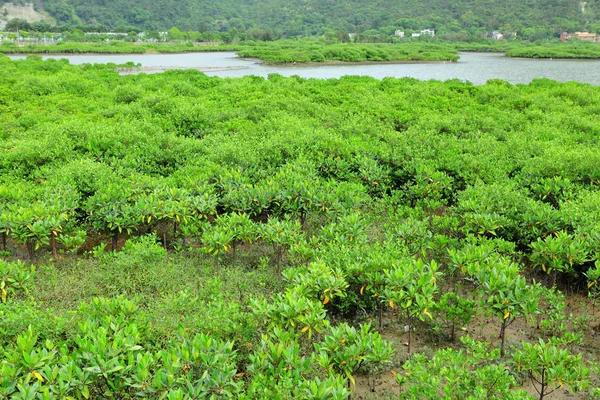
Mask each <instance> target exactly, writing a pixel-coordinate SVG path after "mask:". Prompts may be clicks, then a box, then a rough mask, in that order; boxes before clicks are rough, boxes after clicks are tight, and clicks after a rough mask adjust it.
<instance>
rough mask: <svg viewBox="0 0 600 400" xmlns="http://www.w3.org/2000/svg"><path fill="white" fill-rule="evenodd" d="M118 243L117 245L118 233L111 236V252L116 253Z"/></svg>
mask: <svg viewBox="0 0 600 400" xmlns="http://www.w3.org/2000/svg"><path fill="white" fill-rule="evenodd" d="M118 243H119V233H118V232H115V233H114V234H113V236H112V251H117V245H118Z"/></svg>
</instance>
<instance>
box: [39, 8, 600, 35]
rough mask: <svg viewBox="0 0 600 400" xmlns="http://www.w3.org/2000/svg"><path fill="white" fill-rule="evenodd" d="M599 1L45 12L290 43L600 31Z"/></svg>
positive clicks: (82, 20) (67, 20)
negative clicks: (336, 34)
mask: <svg viewBox="0 0 600 400" xmlns="http://www.w3.org/2000/svg"><path fill="white" fill-rule="evenodd" d="M599 7H600V5H599V4H598V3H597V1H596V0H590V1H587V2H586V6H585V8H584V10H583V12H582V7H581V4H580V2H579V1H578V0H553V1H541V0H534V1H528V2H517V1H486V0H478V1H467V0H452V1H442V0H436V1H430V2H423V1H418V2H415V1H409V0H385V1H378V2H376V1H364V0H362V1H358V0H346V1H315V0H306V1H300V2H292V3H290V2H285V1H278V0H270V1H266V2H265V1H263V2H256V1H243V0H228V1H219V2H215V1H208V0H194V1H175V0H162V1H160V2H156V1H148V0H144V1H135V2H133V1H100V0H98V1H89V0H86V1H84V0H48V1H46V2H44V9H45V10H46V11H48V12H49V13H50V14H51V15H52V16H53V17H54V18H55V19H56V21H57V22H58V23H59V24H61V25H63V24H71V25H77V24H98V25H100V26H108V27H116V26H125V27H131V28H138V29H146V30H147V29H157V30H163V31H165V30H167V29H169V28H171V27H172V26H177V27H178V28H180V29H182V30H200V31H203V30H216V31H223V30H225V31H227V30H236V31H247V30H251V29H263V30H264V29H266V30H272V31H276V32H280V33H282V34H283V35H285V36H296V35H315V34H322V33H324V31H325V30H326V29H332V30H339V31H345V32H365V31H369V30H373V31H375V32H373V33H376V32H377V31H380V30H382V31H384V32H386V34H387V35H390V34H392V33H393V30H394V29H405V30H413V29H414V30H421V29H425V28H434V29H436V30H437V31H438V32H439V33H440V34H446V33H456V32H466V33H470V34H475V33H477V32H491V31H493V30H502V31H504V32H512V31H518V32H519V33H521V34H523V35H524V36H532V37H535V36H538V37H537V38H541V37H548V36H551V35H553V34H554V35H556V34H558V33H560V32H561V31H562V30H570V31H575V30H583V29H592V28H594V29H598V19H597V13H598V12H599Z"/></svg>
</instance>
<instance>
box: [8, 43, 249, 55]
mask: <svg viewBox="0 0 600 400" xmlns="http://www.w3.org/2000/svg"><path fill="white" fill-rule="evenodd" d="M239 48H241V46H226V45H221V46H194V45H193V44H192V43H189V44H187V45H185V44H184V45H176V44H131V43H126V42H110V43H99V44H84V43H57V44H53V45H46V46H44V45H35V44H30V45H27V46H23V47H19V46H16V45H15V44H13V43H11V42H5V43H3V44H2V45H1V46H0V53H4V54H85V53H98V54H144V53H188V52H194V51H195V52H199V51H235V50H237V49H239Z"/></svg>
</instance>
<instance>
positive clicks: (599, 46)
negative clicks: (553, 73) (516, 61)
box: [506, 41, 600, 59]
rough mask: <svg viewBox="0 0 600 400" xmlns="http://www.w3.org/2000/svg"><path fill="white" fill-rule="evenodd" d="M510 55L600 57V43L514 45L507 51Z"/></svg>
mask: <svg viewBox="0 0 600 400" xmlns="http://www.w3.org/2000/svg"><path fill="white" fill-rule="evenodd" d="M506 55H507V56H509V57H526V58H560V59H568V58H579V59H600V43H589V42H579V41H569V42H568V43H544V44H542V45H539V46H534V45H527V44H519V45H512V46H511V47H510V48H509V49H508V50H507V51H506Z"/></svg>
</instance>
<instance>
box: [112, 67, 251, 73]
mask: <svg viewBox="0 0 600 400" xmlns="http://www.w3.org/2000/svg"><path fill="white" fill-rule="evenodd" d="M188 69H193V70H196V71H200V72H216V71H235V70H242V69H248V67H233V66H232V67H227V66H225V67H176V66H165V67H144V66H142V67H139V68H133V69H122V70H118V72H119V75H137V74H142V73H144V74H159V73H162V72H166V71H183V70H188Z"/></svg>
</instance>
